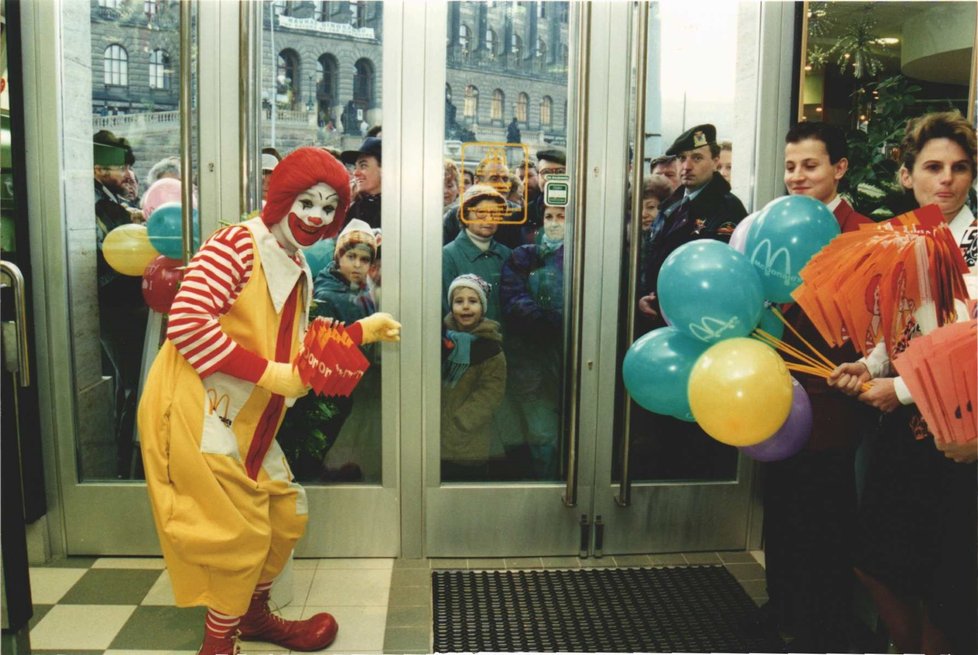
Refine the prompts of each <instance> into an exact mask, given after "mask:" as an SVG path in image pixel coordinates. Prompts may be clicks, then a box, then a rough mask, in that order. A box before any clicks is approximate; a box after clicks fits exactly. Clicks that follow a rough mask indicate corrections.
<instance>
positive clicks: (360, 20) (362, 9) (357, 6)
mask: <svg viewBox="0 0 978 655" xmlns="http://www.w3.org/2000/svg"><path fill="white" fill-rule="evenodd" d="M366 20H367V3H366V2H363V1H362V0H360V2H355V1H351V2H350V25H353V27H363V26H364V23H366Z"/></svg>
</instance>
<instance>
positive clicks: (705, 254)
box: [656, 239, 764, 343]
mask: <svg viewBox="0 0 978 655" xmlns="http://www.w3.org/2000/svg"><path fill="white" fill-rule="evenodd" d="M656 286H657V287H658V295H659V305H660V307H661V308H662V313H663V315H665V316H668V317H669V321H670V322H671V323H672V325H674V326H676V327H677V328H679V329H680V330H681V331H682V332H684V333H685V334H686V335H688V336H690V337H693V338H696V339H699V340H700V341H705V342H708V343H715V342H717V341H721V340H723V339H730V338H732V337H746V336H748V335H749V334H750V333H751V332H752V331H753V330H754V328H755V327H756V326H757V322H758V321H759V320H760V318H761V310H762V309H763V306H764V294H763V291H762V287H761V281H760V279H758V277H757V273H756V272H755V271H754V267H753V266H751V264H750V262H749V261H747V258H746V257H744V256H743V255H741V254H740V253H739V252H737V251H736V250H734V249H733V248H731V247H730V246H728V245H727V244H725V243H721V242H720V241H714V240H712V239H699V240H696V241H690V242H689V243H687V244H684V245H682V246H680V247H679V248H676V250H675V251H673V253H672V254H671V255H669V257H668V258H666V261H665V262H664V263H663V264H662V270H661V271H660V272H659V280H658V283H657V285H656Z"/></svg>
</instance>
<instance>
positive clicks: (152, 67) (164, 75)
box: [149, 49, 171, 89]
mask: <svg viewBox="0 0 978 655" xmlns="http://www.w3.org/2000/svg"><path fill="white" fill-rule="evenodd" d="M170 79H171V76H170V55H168V54H167V53H166V52H164V51H163V50H159V49H157V50H154V51H153V53H152V54H151V55H150V57H149V88H151V89H169V88H170Z"/></svg>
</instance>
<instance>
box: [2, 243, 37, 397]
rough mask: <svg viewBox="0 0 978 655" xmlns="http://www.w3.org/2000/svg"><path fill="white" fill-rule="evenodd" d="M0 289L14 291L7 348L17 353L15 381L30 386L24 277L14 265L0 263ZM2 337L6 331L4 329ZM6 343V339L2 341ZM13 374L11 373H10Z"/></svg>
mask: <svg viewBox="0 0 978 655" xmlns="http://www.w3.org/2000/svg"><path fill="white" fill-rule="evenodd" d="M0 287H11V288H13V290H14V320H13V321H12V322H13V324H14V335H13V337H14V339H13V343H12V344H8V346H7V347H8V348H14V349H16V351H17V357H16V360H15V361H16V368H15V369H14V370H15V371H16V373H17V381H18V383H19V384H20V386H22V387H29V386H30V384H31V369H30V359H29V358H28V354H27V293H26V290H25V287H24V275H23V274H22V273H21V272H20V269H19V268H17V266H16V265H15V264H12V263H10V262H7V261H0ZM3 333H4V336H5V337H6V336H7V333H8V330H7V329H4V331H3ZM4 341H5V342H6V338H5V339H4ZM11 372H13V371H11Z"/></svg>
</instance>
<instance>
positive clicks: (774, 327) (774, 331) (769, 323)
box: [757, 307, 784, 339]
mask: <svg viewBox="0 0 978 655" xmlns="http://www.w3.org/2000/svg"><path fill="white" fill-rule="evenodd" d="M757 327H759V328H760V329H762V330H764V331H765V332H767V333H768V334H771V335H773V336H774V337H775V338H778V339H780V338H781V337H782V336H783V335H784V323H782V322H781V319H780V318H778V317H777V316H775V315H774V311H773V310H772V309H771V308H770V307H765V308H764V310H763V311H762V312H761V320H760V321H759V322H758V324H757Z"/></svg>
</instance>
